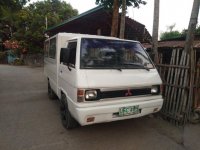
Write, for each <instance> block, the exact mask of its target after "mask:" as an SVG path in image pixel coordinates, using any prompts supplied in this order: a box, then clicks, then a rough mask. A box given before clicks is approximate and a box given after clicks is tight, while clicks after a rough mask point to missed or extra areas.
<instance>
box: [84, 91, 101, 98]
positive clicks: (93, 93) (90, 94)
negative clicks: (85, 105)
mask: <svg viewBox="0 0 200 150" xmlns="http://www.w3.org/2000/svg"><path fill="white" fill-rule="evenodd" d="M85 100H86V101H92V100H99V91H98V90H86V91H85Z"/></svg>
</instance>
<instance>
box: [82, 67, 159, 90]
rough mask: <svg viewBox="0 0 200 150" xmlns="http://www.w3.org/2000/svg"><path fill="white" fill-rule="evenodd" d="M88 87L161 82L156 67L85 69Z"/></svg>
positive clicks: (119, 86)
mask: <svg viewBox="0 0 200 150" xmlns="http://www.w3.org/2000/svg"><path fill="white" fill-rule="evenodd" d="M85 77H86V80H87V84H88V88H113V87H114V88H116V87H117V88H122V87H142V86H151V85H158V84H162V81H161V79H160V76H159V74H158V72H157V70H156V69H150V70H149V71H147V70H145V69H137V70H136V69H135V70H132V69H131V70H128V69H126V70H125V69H124V70H123V69H122V70H121V71H120V70H85Z"/></svg>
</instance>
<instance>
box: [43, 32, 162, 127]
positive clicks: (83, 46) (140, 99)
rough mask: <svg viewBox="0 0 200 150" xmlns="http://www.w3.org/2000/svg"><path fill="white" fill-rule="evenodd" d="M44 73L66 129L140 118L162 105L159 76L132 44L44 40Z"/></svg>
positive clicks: (68, 36) (76, 37)
mask: <svg viewBox="0 0 200 150" xmlns="http://www.w3.org/2000/svg"><path fill="white" fill-rule="evenodd" d="M44 72H45V75H46V76H47V79H48V94H49V97H50V98H52V99H53V98H56V97H58V98H59V100H60V104H61V107H60V109H61V116H62V122H63V124H64V126H65V127H66V128H74V127H75V126H76V125H77V124H78V123H79V124H80V125H89V124H94V123H101V122H110V121H117V120H124V119H130V118H136V117H141V116H144V115H147V114H151V113H155V112H158V111H159V110H160V109H161V107H162V104H163V98H162V95H161V89H162V88H161V84H162V81H161V79H160V76H159V74H158V72H157V70H156V68H155V66H154V64H153V62H152V61H151V59H150V58H149V56H148V54H147V53H146V51H145V50H144V48H143V47H142V46H141V44H140V43H139V42H137V41H130V40H122V39H118V38H114V37H105V36H95V35H83V34H72V33H59V34H57V35H55V36H53V37H50V38H49V39H47V40H46V41H45V58H44Z"/></svg>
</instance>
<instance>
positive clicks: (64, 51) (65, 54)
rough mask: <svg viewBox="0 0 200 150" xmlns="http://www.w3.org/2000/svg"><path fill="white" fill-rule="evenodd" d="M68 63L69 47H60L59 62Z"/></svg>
mask: <svg viewBox="0 0 200 150" xmlns="http://www.w3.org/2000/svg"><path fill="white" fill-rule="evenodd" d="M61 62H62V63H63V64H68V62H69V49H68V48H61V51H60V63H61Z"/></svg>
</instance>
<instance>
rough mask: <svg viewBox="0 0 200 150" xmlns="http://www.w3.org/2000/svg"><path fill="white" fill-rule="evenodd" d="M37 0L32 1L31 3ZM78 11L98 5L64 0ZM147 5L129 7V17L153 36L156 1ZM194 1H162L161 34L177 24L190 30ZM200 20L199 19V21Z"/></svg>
mask: <svg viewBox="0 0 200 150" xmlns="http://www.w3.org/2000/svg"><path fill="white" fill-rule="evenodd" d="M33 1H37V0H31V2H33ZM64 1H66V2H67V3H70V4H71V5H72V7H73V8H75V9H77V10H78V12H79V14H80V13H83V12H85V11H87V10H90V9H92V8H94V7H96V6H97V5H96V4H95V0H64ZM146 2H147V4H146V5H141V6H140V8H139V9H138V8H133V7H129V8H128V11H127V16H129V17H130V18H133V19H134V20H136V21H138V22H140V23H142V24H144V25H145V26H146V28H147V30H148V31H149V33H150V34H152V29H153V9H154V0H146ZM192 4H193V0H160V20H159V34H160V33H162V32H165V31H166V30H167V27H168V26H170V25H173V24H175V28H174V30H178V31H182V30H183V29H187V28H188V24H189V19H190V15H191V10H192ZM199 18H200V17H199ZM199 20H200V19H198V21H199Z"/></svg>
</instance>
